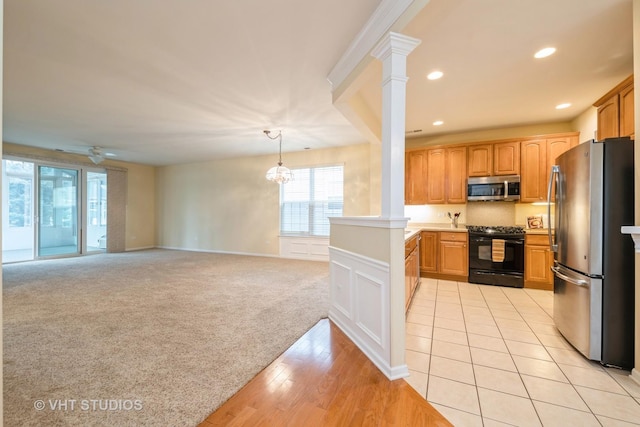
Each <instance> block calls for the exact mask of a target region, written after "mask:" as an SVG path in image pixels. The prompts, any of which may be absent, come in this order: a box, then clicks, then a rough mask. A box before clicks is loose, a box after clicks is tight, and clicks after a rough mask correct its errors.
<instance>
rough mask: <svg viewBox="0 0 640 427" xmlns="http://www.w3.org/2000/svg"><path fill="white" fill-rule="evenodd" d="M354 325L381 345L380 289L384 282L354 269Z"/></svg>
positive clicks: (381, 298)
mask: <svg viewBox="0 0 640 427" xmlns="http://www.w3.org/2000/svg"><path fill="white" fill-rule="evenodd" d="M355 278H356V280H355V291H356V298H355V299H356V307H355V308H356V313H355V315H356V316H355V320H356V325H358V327H359V328H360V329H361V330H362V331H363V332H364V333H366V334H367V335H368V336H369V338H371V339H372V340H373V342H375V343H376V344H378V345H379V346H382V345H383V343H382V341H383V338H382V331H383V329H384V327H383V326H384V325H382V318H383V316H382V300H383V298H384V295H382V290H383V289H384V283H383V282H381V281H380V280H378V279H377V278H375V277H371V276H369V275H368V274H364V273H362V272H359V271H356V273H355Z"/></svg>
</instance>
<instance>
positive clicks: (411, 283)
mask: <svg viewBox="0 0 640 427" xmlns="http://www.w3.org/2000/svg"><path fill="white" fill-rule="evenodd" d="M419 240H420V239H419V236H418V235H416V236H415V237H412V238H411V239H410V240H409V241H407V242H406V243H405V258H404V269H405V271H404V290H405V294H404V295H405V296H404V298H405V300H404V309H405V311H406V310H407V309H408V308H409V304H411V298H413V294H414V293H415V291H416V288H417V287H418V283H419V282H420V256H419V253H420V249H419V245H418V242H419Z"/></svg>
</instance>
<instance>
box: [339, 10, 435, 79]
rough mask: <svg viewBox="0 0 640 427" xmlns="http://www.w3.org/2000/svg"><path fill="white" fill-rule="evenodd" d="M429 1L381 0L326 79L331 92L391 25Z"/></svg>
mask: <svg viewBox="0 0 640 427" xmlns="http://www.w3.org/2000/svg"><path fill="white" fill-rule="evenodd" d="M428 2H429V0H382V2H381V3H380V5H379V6H378V7H377V8H376V10H375V12H373V14H372V15H371V17H370V18H369V20H368V21H367V23H366V24H365V26H364V27H363V28H362V30H360V32H359V33H358V35H357V36H356V37H355V38H354V39H353V41H352V42H351V44H350V45H349V47H348V48H347V50H346V51H345V52H344V54H343V55H342V57H340V59H339V60H338V62H337V63H336V65H335V66H334V67H333V69H332V70H331V72H330V73H329V76H328V77H327V78H328V80H329V82H330V83H331V87H332V91H333V90H335V89H336V88H337V87H339V86H340V85H341V84H342V83H343V82H344V81H345V80H346V79H347V77H348V76H349V75H350V74H351V72H352V71H353V70H355V69H356V68H357V67H358V65H359V64H360V63H361V62H362V61H363V60H365V59H367V58H370V56H369V52H371V49H373V47H374V46H375V45H376V44H377V43H378V41H379V40H380V39H381V38H382V37H383V36H384V35H385V34H386V33H387V32H389V31H390V30H391V29H392V28H393V25H394V24H395V23H396V22H398V20H400V18H402V17H403V15H404V14H405V13H406V12H407V11H409V10H410V9H412V8H417V9H418V10H420V9H422V7H424V5H426V4H427V3H428Z"/></svg>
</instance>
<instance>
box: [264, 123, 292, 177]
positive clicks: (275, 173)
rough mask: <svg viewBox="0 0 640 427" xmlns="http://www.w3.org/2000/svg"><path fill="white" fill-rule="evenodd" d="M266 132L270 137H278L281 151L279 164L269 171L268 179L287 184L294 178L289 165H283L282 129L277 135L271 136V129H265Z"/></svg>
mask: <svg viewBox="0 0 640 427" xmlns="http://www.w3.org/2000/svg"><path fill="white" fill-rule="evenodd" d="M264 134H265V135H267V137H268V138H269V139H278V140H279V143H280V151H279V155H278V166H274V167H272V168H271V169H269V170H268V171H267V176H266V177H267V179H268V180H269V181H273V182H277V183H278V184H286V183H287V182H289V181H291V180H292V179H293V175H292V174H291V171H290V170H289V168H288V167H286V166H282V131H278V134H277V135H276V136H271V131H270V130H265V131H264Z"/></svg>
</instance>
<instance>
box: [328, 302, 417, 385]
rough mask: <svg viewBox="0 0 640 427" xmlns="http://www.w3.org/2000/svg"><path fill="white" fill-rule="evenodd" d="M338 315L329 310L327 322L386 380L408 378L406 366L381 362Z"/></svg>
mask: <svg viewBox="0 0 640 427" xmlns="http://www.w3.org/2000/svg"><path fill="white" fill-rule="evenodd" d="M340 317H341V316H340V315H339V314H338V315H336V313H334V312H333V310H329V320H330V321H331V322H333V323H334V324H335V325H336V326H337V327H338V328H340V330H341V331H342V332H343V333H344V334H345V335H346V336H347V337H348V338H349V339H350V340H351V341H353V342H354V344H355V345H356V346H357V347H358V348H359V349H360V351H362V352H363V353H364V355H365V356H367V358H368V359H369V360H371V362H373V364H374V365H376V368H378V369H380V372H382V373H383V374H384V375H385V376H386V377H387V378H389V379H390V380H392V381H393V380H397V379H400V378H406V377H408V376H409V367H408V366H407V365H406V364H403V365H400V366H390V365H389V364H388V363H387V362H386V361H385V360H383V359H382V358H381V357H380V356H379V355H378V354H377V353H376V352H375V351H373V349H371V348H370V347H369V346H368V345H367V343H366V342H365V341H364V340H362V339H360V337H359V336H358V334H357V333H356V332H354V331H352V330H351V328H350V327H349V325H347V324H345V323H344V322H342V321H341V319H340Z"/></svg>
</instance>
